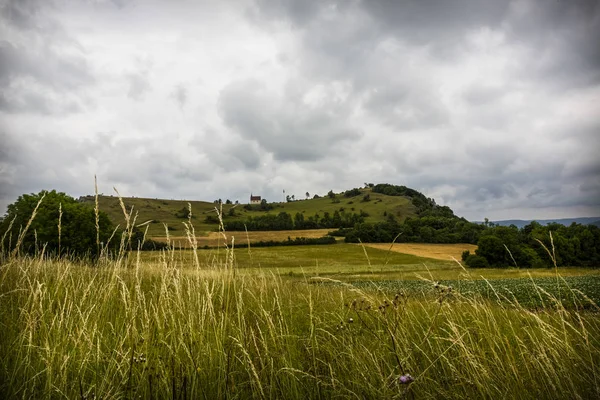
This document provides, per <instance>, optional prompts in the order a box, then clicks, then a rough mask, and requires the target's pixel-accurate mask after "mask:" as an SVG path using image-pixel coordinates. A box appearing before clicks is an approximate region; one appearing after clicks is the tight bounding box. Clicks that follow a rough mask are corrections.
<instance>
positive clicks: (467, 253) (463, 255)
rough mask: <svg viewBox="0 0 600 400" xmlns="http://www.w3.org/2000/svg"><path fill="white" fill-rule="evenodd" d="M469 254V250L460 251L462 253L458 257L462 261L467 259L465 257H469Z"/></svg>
mask: <svg viewBox="0 0 600 400" xmlns="http://www.w3.org/2000/svg"><path fill="white" fill-rule="evenodd" d="M470 255H471V252H470V251H469V250H465V251H463V252H462V255H461V256H460V258H461V260H463V261H467V258H469V256H470Z"/></svg>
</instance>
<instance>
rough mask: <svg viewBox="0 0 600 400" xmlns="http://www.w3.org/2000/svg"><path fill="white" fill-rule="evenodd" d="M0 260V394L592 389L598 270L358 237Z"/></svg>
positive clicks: (578, 393) (536, 394)
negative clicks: (414, 250) (383, 244)
mask: <svg viewBox="0 0 600 400" xmlns="http://www.w3.org/2000/svg"><path fill="white" fill-rule="evenodd" d="M115 256H116V258H114V259H101V260H99V261H98V262H96V263H92V262H90V261H70V260H69V259H54V258H41V257H19V256H8V257H5V256H3V257H2V258H0V261H1V262H0V305H1V307H0V329H1V330H2V335H0V397H1V398H36V399H37V398H82V399H89V398H115V399H117V398H118V399H121V398H148V399H150V398H157V399H158V398H177V399H196V398H207V399H210V398H260V399H263V398H272V399H283V398H289V399H305V398H333V397H336V398H373V399H393V398H398V399H403V398H409V399H412V398H415V399H418V398H444V399H465V398H510V399H554V398H557V397H559V398H581V399H588V398H590V399H591V398H598V397H599V396H600V379H599V376H598V374H599V372H598V371H599V370H600V369H599V368H600V317H599V316H600V314H599V313H598V307H597V305H596V304H597V302H598V300H600V290H599V287H600V271H599V270H598V269H594V268H557V269H531V270H519V269H515V268H512V269H491V268H487V269H480V270H474V269H464V268H463V267H462V266H460V265H459V264H458V263H456V262H448V261H443V260H439V259H431V258H424V257H418V256H415V255H408V254H402V253H399V252H397V251H387V250H385V249H380V248H372V247H363V246H361V245H353V244H335V245H329V246H294V247H274V248H273V247H272V248H252V247H250V248H246V249H235V250H231V249H228V248H218V249H207V250H197V251H194V250H180V251H177V250H170V251H162V252H135V251H134V252H131V253H129V254H124V253H121V254H117V255H115Z"/></svg>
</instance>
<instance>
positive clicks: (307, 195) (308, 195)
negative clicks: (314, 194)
mask: <svg viewBox="0 0 600 400" xmlns="http://www.w3.org/2000/svg"><path fill="white" fill-rule="evenodd" d="M309 197H310V193H308V192H306V200H308V198H309Z"/></svg>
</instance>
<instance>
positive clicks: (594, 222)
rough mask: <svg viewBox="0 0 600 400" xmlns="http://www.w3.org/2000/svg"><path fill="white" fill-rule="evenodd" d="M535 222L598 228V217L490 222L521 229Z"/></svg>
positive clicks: (599, 224)
mask: <svg viewBox="0 0 600 400" xmlns="http://www.w3.org/2000/svg"><path fill="white" fill-rule="evenodd" d="M533 221H536V222H538V223H540V224H541V225H548V224H551V223H557V224H561V225H565V226H569V225H571V224H572V223H573V222H575V223H578V224H582V225H596V226H599V227H600V217H581V218H559V219H533V220H532V219H530V220H523V219H506V220H502V221H490V222H493V223H494V224H497V225H501V226H509V225H516V226H517V227H518V228H522V227H524V226H525V225H529V224H530V223H531V222H533ZM475 222H476V223H481V222H482V221H475Z"/></svg>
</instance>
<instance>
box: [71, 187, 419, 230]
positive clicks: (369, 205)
mask: <svg viewBox="0 0 600 400" xmlns="http://www.w3.org/2000/svg"><path fill="white" fill-rule="evenodd" d="M362 191H363V192H364V193H365V194H369V196H370V201H368V202H365V201H361V200H362V199H363V197H362V196H355V197H351V198H347V197H344V196H343V195H342V194H337V197H336V200H335V201H334V200H332V199H330V198H329V197H327V196H324V197H319V198H316V199H312V198H311V199H309V200H303V199H298V200H296V201H291V202H278V201H279V199H269V204H270V205H271V206H273V209H271V210H269V211H259V210H253V209H251V210H247V209H245V208H244V204H245V203H246V201H247V199H240V201H241V203H240V204H225V203H222V204H218V203H214V202H212V203H211V202H206V201H188V200H174V199H150V198H141V197H121V198H119V196H106V195H100V196H98V206H99V208H100V209H101V210H102V211H104V212H106V213H107V214H108V216H109V217H110V219H111V221H114V223H115V224H120V225H121V226H125V224H126V222H125V218H124V216H123V211H122V208H121V204H120V200H119V199H121V200H122V201H123V203H124V205H125V207H126V209H127V210H135V212H136V213H137V223H144V222H147V221H152V222H151V223H150V224H149V225H148V235H149V237H151V238H154V237H164V236H165V227H164V224H166V225H168V226H169V230H170V235H172V236H185V228H184V226H183V224H182V222H186V221H187V218H185V217H181V216H178V213H181V211H182V210H185V209H187V208H188V207H191V209H192V210H193V215H192V220H193V223H194V226H195V228H196V233H197V234H198V236H203V237H208V236H209V235H210V233H211V232H214V231H217V230H218V224H217V223H212V222H206V217H209V216H210V217H216V216H217V212H216V210H217V209H218V210H219V211H220V213H221V215H222V216H223V218H224V219H225V220H226V221H244V220H246V219H247V218H248V217H253V216H261V215H265V214H275V215H276V214H278V213H280V212H282V211H283V212H287V213H288V214H291V215H292V217H293V216H294V215H295V214H296V213H301V214H304V215H305V217H309V216H313V215H315V214H317V213H318V214H320V215H321V216H323V214H324V213H325V212H328V213H329V214H331V215H333V213H334V212H335V211H340V212H341V211H345V212H348V213H360V211H361V210H362V211H364V212H366V213H367V214H368V216H367V217H366V218H365V222H369V223H374V222H381V221H383V220H384V219H385V216H386V215H387V213H392V214H393V215H394V216H395V217H396V218H397V219H398V221H403V220H404V219H406V218H407V217H410V216H415V215H416V212H415V207H414V206H413V205H412V203H411V201H410V199H409V198H406V197H398V196H386V195H383V194H380V193H372V192H371V191H370V190H368V189H362ZM81 200H82V201H83V203H85V204H89V205H90V206H92V207H93V206H95V197H94V196H86V197H82V199H81ZM222 200H223V201H225V200H226V199H222ZM231 211H232V212H233V214H234V215H233V216H229V213H230V212H231ZM286 237H287V236H286Z"/></svg>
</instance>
